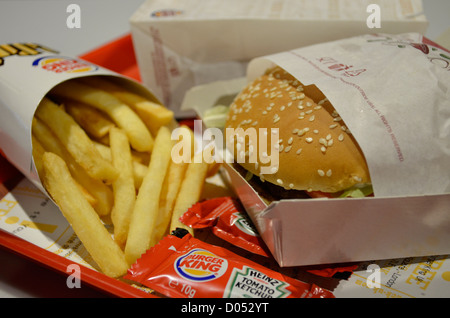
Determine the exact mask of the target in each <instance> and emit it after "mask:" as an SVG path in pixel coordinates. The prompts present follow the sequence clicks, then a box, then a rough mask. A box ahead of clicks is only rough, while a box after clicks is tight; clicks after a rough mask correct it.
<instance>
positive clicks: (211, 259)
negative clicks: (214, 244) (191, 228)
mask: <svg viewBox="0 0 450 318" xmlns="http://www.w3.org/2000/svg"><path fill="white" fill-rule="evenodd" d="M174 267H175V271H176V272H177V273H178V274H179V275H180V276H181V277H184V278H186V279H187V280H190V281H194V282H207V281H210V280H213V279H216V278H219V277H220V276H222V275H223V274H224V273H225V272H226V270H227V268H228V262H227V260H226V259H223V258H221V257H218V256H217V255H215V254H213V253H211V252H210V251H207V250H204V249H194V250H192V251H190V252H189V253H187V254H184V255H182V256H180V257H178V258H177V259H176V261H175V264H174Z"/></svg>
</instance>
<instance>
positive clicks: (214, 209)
mask: <svg viewBox="0 0 450 318" xmlns="http://www.w3.org/2000/svg"><path fill="white" fill-rule="evenodd" d="M180 221H181V222H182V223H183V224H185V225H187V226H189V227H192V228H193V229H202V228H206V227H210V228H211V229H212V232H213V233H214V234H215V235H216V236H218V237H220V238H221V239H223V240H225V241H227V242H229V243H231V244H233V245H235V246H239V247H241V248H243V249H245V250H247V251H250V252H253V253H256V254H259V255H262V256H268V255H270V252H268V250H267V248H266V245H265V243H264V241H263V240H262V238H261V237H260V236H259V233H258V231H257V230H256V228H255V226H254V225H253V223H252V221H251V220H250V218H249V217H248V215H247V213H246V212H245V210H244V208H243V207H242V206H241V204H240V203H239V202H238V201H237V200H236V199H233V198H231V197H219V198H213V199H209V200H205V201H202V202H198V203H196V204H194V205H193V206H192V207H191V208H189V209H188V210H187V211H186V212H185V213H184V214H183V215H182V216H181V218H180Z"/></svg>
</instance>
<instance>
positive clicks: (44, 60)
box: [32, 56, 98, 73]
mask: <svg viewBox="0 0 450 318" xmlns="http://www.w3.org/2000/svg"><path fill="white" fill-rule="evenodd" d="M32 65H33V66H35V67H40V68H42V69H44V70H46V71H51V72H54V73H85V72H91V71H96V70H97V69H98V66H96V65H93V64H91V63H88V62H85V61H82V60H77V59H74V58H68V57H64V56H44V57H41V58H38V59H36V60H34V61H33V64H32Z"/></svg>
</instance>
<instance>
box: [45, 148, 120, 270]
mask: <svg viewBox="0 0 450 318" xmlns="http://www.w3.org/2000/svg"><path fill="white" fill-rule="evenodd" d="M42 163H43V167H44V178H43V183H44V185H45V188H46V189H47V191H48V192H49V194H50V196H51V197H52V198H53V200H54V201H55V202H56V204H57V205H58V206H59V208H60V210H61V212H62V214H63V215H64V217H65V218H66V219H67V221H68V222H69V224H70V225H71V226H72V228H73V230H74V232H75V233H76V235H77V236H78V238H79V239H80V241H81V242H82V243H83V245H84V247H85V248H86V250H87V251H88V252H89V254H90V255H91V256H92V258H93V259H94V261H95V262H96V263H97V265H98V266H99V267H100V269H101V271H102V272H103V273H104V274H106V275H108V276H111V277H120V276H122V275H124V274H126V272H127V269H128V264H127V262H126V260H125V255H124V253H123V251H122V250H121V249H120V247H119V245H117V243H116V242H114V240H113V239H112V237H111V235H110V233H109V232H108V230H107V229H106V228H105V226H104V225H103V223H102V222H101V220H100V217H99V216H98V214H97V213H96V212H95V211H94V209H93V208H92V206H91V205H90V204H89V202H88V201H87V200H86V199H85V197H84V196H83V194H82V193H81V191H80V190H79V188H78V187H77V186H76V184H75V182H74V180H73V178H72V176H71V175H70V172H69V170H68V168H67V165H66V164H65V162H64V160H63V159H61V158H60V157H58V156H57V155H55V154H53V153H51V152H46V153H45V154H44V155H43V157H42Z"/></svg>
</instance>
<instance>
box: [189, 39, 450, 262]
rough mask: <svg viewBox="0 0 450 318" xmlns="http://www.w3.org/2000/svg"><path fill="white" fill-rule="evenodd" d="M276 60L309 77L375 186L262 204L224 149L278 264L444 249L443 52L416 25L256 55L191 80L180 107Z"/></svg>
mask: <svg viewBox="0 0 450 318" xmlns="http://www.w3.org/2000/svg"><path fill="white" fill-rule="evenodd" d="M275 65H277V66H280V67H281V68H283V69H284V70H286V71H287V72H288V73H290V74H292V75H293V76H294V77H295V78H296V79H298V80H299V81H300V82H302V83H303V84H304V85H305V86H306V85H316V86H317V88H319V89H320V91H321V92H322V93H323V94H324V95H325V96H326V97H327V99H328V100H329V101H330V102H331V104H332V105H333V106H334V108H335V109H336V110H337V111H338V113H339V115H340V116H341V118H342V119H343V121H344V123H345V124H346V125H347V127H348V128H349V129H350V131H351V133H352V134H353V136H354V137H355V139H356V141H357V142H358V144H359V145H360V147H361V149H362V151H363V153H364V155H365V158H366V160H367V163H368V167H369V171H370V174H371V181H372V186H373V189H374V194H375V195H374V197H364V198H336V199H290V200H287V199H286V200H279V201H274V202H270V203H267V201H265V200H264V199H263V198H262V197H261V196H260V195H259V193H258V192H257V191H256V190H255V189H254V188H253V187H252V186H251V185H250V184H249V182H247V179H246V175H245V173H240V172H239V171H238V170H237V169H235V168H234V165H235V161H233V159H231V160H229V159H227V158H229V157H226V156H225V157H224V159H223V160H224V162H225V165H224V171H223V174H224V176H225V179H226V180H228V181H229V184H230V185H231V186H232V188H233V189H234V191H235V192H236V194H237V196H238V197H239V198H240V200H241V201H242V203H243V205H244V206H245V208H246V210H247V212H248V214H249V215H250V217H251V218H252V220H253V222H254V223H255V226H256V227H257V229H258V230H259V232H260V234H261V236H262V237H263V239H264V240H265V242H266V244H267V246H268V247H269V249H270V250H271V252H272V254H273V256H274V257H275V258H276V260H277V261H278V263H279V264H280V265H281V266H301V265H313V264H331V263H345V262H358V261H370V260H382V259H395V258H402V257H415V256H425V255H445V254H448V253H449V252H450V244H449V239H450V231H449V228H450V213H449V212H450V193H449V192H450V157H449V149H450V144H449V141H450V135H449V130H448V123H449V120H450V112H449V110H450V98H449V96H448V91H449V83H450V77H449V74H450V73H449V65H450V55H449V54H448V52H447V51H445V50H443V49H441V48H439V47H437V46H435V45H434V44H433V43H430V42H429V41H427V39H425V38H423V37H422V36H421V35H420V34H417V33H407V34H401V35H387V34H375V35H363V36H357V37H351V38H347V39H342V40H336V41H331V42H326V43H322V44H317V45H312V46H308V47H304V48H300V49H296V50H291V51H287V52H281V53H277V54H273V55H268V56H264V57H260V58H256V59H253V60H252V61H251V62H250V64H249V68H248V73H247V78H246V79H235V80H231V81H219V82H216V83H212V84H209V85H208V84H207V85H203V86H198V87H196V88H193V89H191V90H190V91H189V92H188V93H187V95H186V98H185V102H184V104H183V106H182V108H188V107H191V108H194V109H196V111H197V112H198V113H199V114H200V116H204V114H205V112H206V111H207V108H208V105H207V104H208V102H212V101H217V100H220V98H221V96H222V95H230V94H231V92H232V91H234V92H235V93H238V92H239V91H240V89H242V88H243V86H244V85H245V84H246V83H248V82H251V81H252V80H254V79H255V78H257V77H258V76H259V75H262V74H263V73H264V72H265V71H266V70H267V69H269V68H271V67H273V66H275ZM221 91H222V93H221ZM205 101H207V102H205ZM315 102H316V103H318V101H315ZM211 106H214V104H212V105H211V104H210V105H209V107H211ZM305 120H306V119H305ZM274 127H275V125H274ZM243 128H245V126H243ZM280 129H283V127H282V126H280ZM311 134H312V133H311ZM312 137H313V138H315V136H312ZM317 138H318V137H317ZM280 164H281V163H280Z"/></svg>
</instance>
